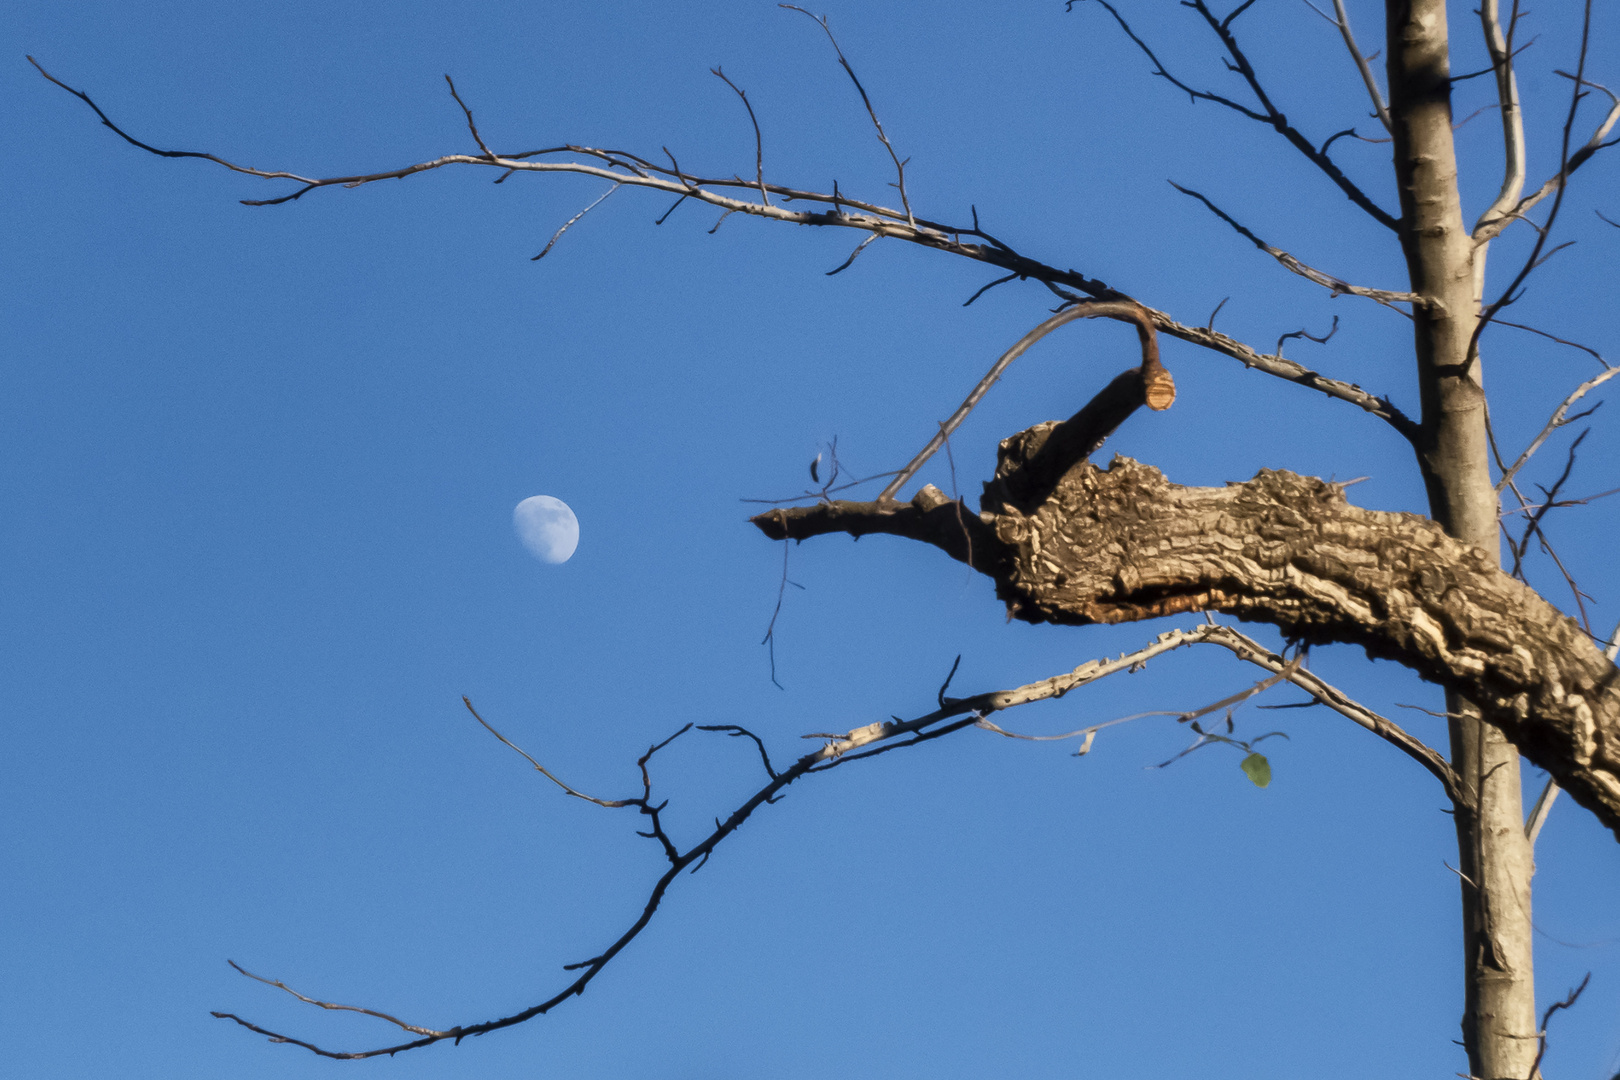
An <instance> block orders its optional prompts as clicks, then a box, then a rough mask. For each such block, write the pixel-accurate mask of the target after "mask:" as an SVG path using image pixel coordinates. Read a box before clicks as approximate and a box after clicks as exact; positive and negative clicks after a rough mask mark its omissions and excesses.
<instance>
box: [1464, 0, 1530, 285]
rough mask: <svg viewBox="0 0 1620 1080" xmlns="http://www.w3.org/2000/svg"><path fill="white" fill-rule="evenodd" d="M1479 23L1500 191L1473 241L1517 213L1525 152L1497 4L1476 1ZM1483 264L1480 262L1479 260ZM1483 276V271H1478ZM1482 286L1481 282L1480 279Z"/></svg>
mask: <svg viewBox="0 0 1620 1080" xmlns="http://www.w3.org/2000/svg"><path fill="white" fill-rule="evenodd" d="M1518 8H1519V4H1518V0H1513V18H1514V19H1515V20H1516V19H1517V18H1518ZM1479 21H1480V25H1481V27H1482V28H1483V29H1484V32H1485V48H1486V49H1487V50H1488V51H1489V52H1490V55H1491V70H1492V71H1493V72H1495V74H1496V98H1497V103H1498V105H1499V106H1500V108H1501V113H1502V145H1503V153H1502V158H1503V161H1502V187H1501V190H1500V191H1498V192H1497V195H1496V198H1495V199H1494V200H1493V201H1492V202H1491V205H1490V206H1489V207H1487V208H1486V210H1485V212H1484V213H1483V214H1481V215H1480V216H1479V221H1477V222H1476V223H1475V224H1474V236H1475V237H1476V239H1477V238H1478V237H1480V236H1481V235H1482V230H1484V229H1485V228H1486V227H1487V226H1488V225H1492V224H1495V223H1496V222H1497V221H1498V219H1503V220H1504V223H1505V218H1504V215H1506V214H1508V213H1509V211H1510V210H1512V211H1518V212H1522V211H1519V208H1518V202H1519V198H1520V196H1521V195H1522V194H1523V192H1524V176H1525V164H1524V162H1525V149H1524V113H1523V111H1522V110H1521V109H1520V107H1519V82H1518V77H1517V76H1516V75H1515V74H1514V73H1513V57H1512V55H1511V52H1510V46H1509V44H1508V39H1507V35H1506V34H1504V33H1503V32H1502V20H1501V14H1500V4H1499V0H1480V5H1479ZM1481 262H1482V263H1483V260H1481ZM1480 272H1481V273H1483V268H1481V270H1480ZM1480 280H1481V282H1482V283H1483V280H1484V279H1483V278H1481V279H1480Z"/></svg>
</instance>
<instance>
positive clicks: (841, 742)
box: [213, 626, 1217, 1061]
mask: <svg viewBox="0 0 1620 1080" xmlns="http://www.w3.org/2000/svg"><path fill="white" fill-rule="evenodd" d="M1216 629H1217V628H1215V627H1209V626H1203V627H1198V628H1197V629H1194V630H1172V631H1170V632H1168V633H1164V634H1160V635H1159V636H1158V637H1157V638H1156V639H1155V640H1154V641H1153V642H1152V643H1151V644H1149V645H1147V646H1145V647H1144V648H1141V649H1137V650H1136V651H1135V652H1131V653H1125V654H1122V655H1120V656H1119V657H1117V658H1115V659H1113V660H1089V661H1087V662H1086V663H1083V664H1081V665H1080V666H1079V667H1076V668H1075V669H1074V670H1073V671H1070V672H1067V673H1066V674H1063V675H1056V676H1053V677H1052V678H1049V679H1042V680H1041V681H1039V682H1034V683H1029V684H1027V685H1025V686H1020V687H1017V688H1015V689H1012V690H998V691H992V692H990V693H985V694H975V695H974V696H972V697H967V698H960V699H946V703H945V704H944V705H943V706H941V707H940V708H939V709H936V710H935V711H933V712H931V713H928V714H927V715H924V716H919V717H917V718H916V719H914V720H886V721H882V722H880V723H876V724H868V725H866V726H865V727H859V728H855V729H854V730H852V731H849V732H848V733H846V734H843V735H837V736H830V737H827V741H826V742H825V743H824V744H823V745H822V746H821V747H820V748H818V749H816V750H814V751H812V752H811V753H809V754H806V755H804V756H803V757H801V758H799V760H798V761H796V762H794V764H793V765H792V766H791V767H790V768H788V769H786V770H783V771H781V772H775V771H771V766H770V763H769V759H768V758H765V760H766V769H767V771H769V772H770V775H771V780H770V782H769V783H767V784H766V785H765V786H763V787H761V788H760V789H759V790H758V791H756V792H754V794H753V795H751V796H749V798H748V799H747V800H745V801H744V802H743V803H742V804H741V805H740V806H738V807H737V809H736V810H734V811H732V813H731V814H730V816H728V817H727V818H725V819H724V820H723V821H721V820H716V822H715V828H714V830H713V831H712V832H710V833H709V834H708V835H707V836H706V837H704V838H703V839H702V840H700V841H698V842H697V843H696V844H694V845H693V846H692V847H690V848H688V849H687V850H686V851H684V852H680V851H674V850H673V849H672V851H671V854H670V857H669V862H670V865H669V867H668V868H667V869H666V870H665V871H664V873H663V875H662V876H660V877H659V879H658V881H657V882H656V883H655V884H654V885H653V887H652V889H651V891H650V893H649V895H648V898H647V900H646V902H645V904H644V905H643V906H642V910H641V913H640V915H639V916H638V917H637V918H636V919H635V920H634V921H633V922H632V923H631V924H630V927H629V928H628V929H627V930H625V931H624V932H623V933H622V934H621V935H620V936H619V937H618V938H617V939H616V940H615V941H614V942H613V943H612V944H611V945H610V946H609V947H608V948H607V949H606V950H604V951H603V952H602V953H601V954H600V955H597V956H593V957H591V958H590V959H589V960H585V961H582V962H580V963H578V964H569V965H567V967H566V970H572V971H579V972H580V974H579V975H578V976H577V977H576V978H575V979H574V980H573V981H572V982H570V983H569V984H568V985H567V986H566V987H564V988H563V989H562V990H561V991H559V992H558V993H556V994H553V995H552V996H551V997H549V998H547V999H546V1000H545V1001H542V1002H540V1003H539V1004H536V1005H533V1006H531V1007H529V1008H527V1009H524V1010H523V1011H521V1012H517V1013H513V1014H511V1015H509V1016H504V1017H501V1018H499V1019H497V1020H487V1021H484V1022H483V1023H478V1024H468V1025H462V1026H457V1027H452V1028H446V1029H434V1028H428V1027H420V1026H417V1025H411V1024H406V1023H403V1022H402V1021H400V1020H398V1019H396V1018H395V1017H393V1016H390V1015H388V1014H386V1013H382V1012H378V1011H376V1010H373V1009H364V1008H359V1007H356V1006H346V1005H334V1004H331V1003H329V1002H323V1001H319V1000H317V999H315V998H311V997H306V996H305V995H303V994H299V993H298V992H297V991H294V990H292V989H291V988H290V987H288V986H286V985H285V984H284V983H281V982H279V981H276V980H272V979H265V978H261V977H260V976H257V975H250V973H248V972H246V971H243V970H242V969H241V968H240V967H237V965H235V964H232V967H237V970H238V971H242V973H243V974H244V975H249V977H250V978H253V979H256V980H258V981H259V982H263V983H265V984H267V985H270V986H274V987H277V988H279V989H282V990H285V991H286V992H287V993H289V994H292V995H293V996H295V997H297V998H298V999H299V1000H300V1001H304V1002H306V1003H308V1004H311V1005H316V1006H318V1007H320V1008H324V1009H341V1010H345V1011H350V1012H358V1013H362V1014H364V1015H367V1016H372V1017H376V1018H378V1019H381V1020H385V1021H387V1022H389V1023H392V1024H395V1025H397V1026H399V1027H402V1028H404V1029H405V1030H407V1031H409V1032H411V1033H412V1034H415V1035H419V1036H420V1037H419V1038H416V1039H413V1040H411V1041H409V1042H404V1043H398V1044H395V1045H392V1046H383V1047H377V1048H375V1049H371V1050H357V1051H339V1050H328V1049H326V1048H324V1047H321V1046H319V1045H317V1044H315V1043H311V1042H307V1041H305V1040H303V1039H297V1038H294V1037H292V1036H289V1035H285V1034H282V1033H280V1032H276V1031H272V1030H270V1029H268V1028H264V1027H261V1026H259V1025H257V1024H254V1023H251V1022H250V1021H248V1020H245V1019H243V1018H242V1017H240V1016H237V1015H236V1014H234V1013H226V1012H215V1013H213V1015H214V1016H215V1017H217V1018H219V1019H221V1020H231V1021H233V1022H235V1023H237V1024H240V1025H241V1026H242V1027H245V1028H247V1029H248V1030H249V1031H253V1032H257V1033H258V1034H261V1035H264V1036H266V1037H268V1038H269V1039H270V1041H271V1042H279V1043H289V1044H291V1045H294V1046H301V1047H303V1048H304V1049H306V1050H309V1051H310V1052H312V1053H314V1054H317V1055H319V1056H321V1057H326V1058H337V1059H341V1060H350V1061H352V1060H359V1059H364V1058H374V1057H383V1056H390V1057H391V1056H393V1055H395V1054H399V1053H402V1052H404V1051H407V1050H415V1049H419V1048H421V1047H424V1046H431V1045H433V1044H434V1043H437V1042H443V1041H446V1040H453V1041H455V1042H457V1043H459V1042H460V1041H461V1040H462V1039H465V1038H467V1037H468V1036H473V1035H483V1034H486V1033H488V1032H491V1031H498V1030H501V1029H503V1028H509V1027H513V1026H515V1025H517V1024H521V1023H524V1022H525V1021H528V1020H532V1019H534V1018H535V1017H537V1016H543V1015H544V1014H546V1013H548V1012H550V1011H551V1010H552V1009H554V1008H556V1007H557V1006H558V1005H560V1004H562V1003H563V1002H564V1001H566V1000H568V999H569V998H571V997H576V996H578V995H580V994H583V993H584V992H585V988H586V987H587V986H588V985H589V984H590V983H591V981H592V980H594V979H595V978H596V976H597V975H598V974H599V973H600V972H601V971H602V969H603V968H604V967H606V966H607V965H608V963H610V962H611V961H612V960H613V958H614V957H615V956H617V955H618V954H619V953H620V952H622V951H623V950H624V948H625V947H626V946H628V945H629V944H630V943H631V942H632V941H634V940H635V939H636V937H638V936H639V935H640V934H641V932H642V931H643V930H645V929H646V928H647V925H648V924H649V923H650V922H651V921H652V918H653V916H654V915H655V914H656V913H657V911H658V908H659V906H660V904H661V903H662V902H663V898H664V896H665V894H666V893H667V892H668V890H669V888H670V886H671V885H673V884H674V882H675V880H676V878H677V877H679V876H680V874H681V873H682V872H683V871H685V870H687V869H695V868H696V867H698V866H701V865H702V864H703V862H704V861H705V860H706V859H707V858H708V857H709V855H710V854H711V853H712V852H713V851H714V849H715V848H716V846H718V845H719V844H720V842H721V841H723V840H724V839H725V838H726V837H728V836H730V835H731V834H732V833H734V832H736V831H737V829H739V828H740V827H741V826H742V825H743V823H744V822H745V821H747V820H748V819H749V818H750V817H751V816H752V815H753V813H754V811H756V810H758V809H759V808H760V807H762V806H765V805H767V804H770V803H774V802H776V801H777V799H778V798H779V797H780V795H781V793H782V791H783V790H784V789H785V788H787V787H788V786H789V785H790V784H793V783H794V782H795V781H797V780H799V779H801V778H803V777H805V776H807V775H809V774H811V773H819V772H825V771H826V770H828V769H831V768H834V767H837V766H839V765H843V764H848V763H849V762H852V761H861V760H865V759H867V758H869V757H873V756H875V755H876V754H878V753H882V752H886V751H888V750H892V749H903V748H905V747H909V746H916V745H918V744H919V743H922V742H927V741H931V740H932V739H935V738H939V737H941V736H943V735H948V734H951V733H952V732H955V731H960V730H962V729H964V728H967V727H970V726H972V725H973V724H974V723H975V722H976V721H978V720H981V719H983V718H984V717H985V716H988V715H990V714H993V713H996V712H1000V711H1002V710H1004V709H1010V708H1015V707H1017V706H1019V705H1026V704H1029V703H1031V702H1036V701H1047V700H1051V699H1055V698H1060V697H1063V696H1064V695H1065V694H1068V693H1070V692H1071V691H1073V690H1077V689H1079V688H1080V687H1082V686H1086V685H1088V684H1090V683H1093V682H1096V681H1097V680H1098V679H1102V678H1106V677H1107V676H1109V675H1113V674H1116V673H1118V672H1121V671H1129V670H1132V669H1133V668H1137V667H1140V666H1141V665H1142V664H1145V663H1146V662H1147V661H1148V660H1150V659H1152V658H1154V657H1156V656H1160V655H1162V654H1164V653H1167V652H1170V651H1171V650H1174V649H1179V648H1181V647H1182V646H1184V645H1191V644H1196V643H1197V642H1200V641H1203V640H1205V639H1206V638H1207V637H1208V636H1209V635H1210V634H1212V633H1214V632H1215V631H1216ZM469 708H470V706H469ZM474 715H477V714H476V713H475V714H474ZM964 717H965V719H963V718H964ZM480 722H482V721H481V720H480ZM485 727H488V725H487V724H486V725H485ZM691 727H692V725H690V724H688V725H686V727H683V728H682V729H681V730H680V731H678V732H676V733H675V734H674V735H672V736H670V738H669V739H666V740H664V741H663V742H662V743H658V744H655V745H654V746H653V747H651V748H650V749H649V750H648V751H647V753H646V754H644V755H642V757H641V758H640V759H639V761H638V762H637V765H638V766H639V767H640V768H641V770H642V778H643V789H644V791H646V792H648V793H649V795H650V791H651V781H650V780H649V779H648V778H647V771H646V769H647V762H648V760H649V759H650V758H651V757H652V755H653V754H655V753H656V752H657V751H658V750H660V749H662V748H663V747H665V746H667V745H669V743H670V742H671V741H673V740H674V739H676V738H678V737H679V736H680V735H681V734H682V733H684V732H685V731H687V730H689V729H690V728H691ZM705 730H715V731H722V732H725V733H727V734H732V735H746V736H749V737H751V738H755V741H756V742H758V739H757V737H754V736H753V735H752V733H751V732H748V731H747V730H746V729H744V728H739V727H735V726H733V725H714V726H712V727H709V728H706V729H705ZM491 731H493V729H491ZM501 741H502V742H505V741H506V740H505V739H502V740H501ZM508 745H511V744H510V743H508ZM513 749H516V747H513ZM519 752H520V753H521V751H519ZM760 752H761V755H762V757H764V747H763V744H761V746H760ZM524 756H525V757H527V755H524ZM530 760H531V761H532V759H530ZM536 768H539V766H538V765H536ZM542 771H544V770H542ZM547 775H548V776H549V775H550V774H549V773H548V774H547ZM552 779H553V780H555V778H554V777H553V778H552ZM567 790H569V791H570V794H573V792H572V790H571V789H567ZM593 801H594V800H593ZM627 804H629V805H635V806H637V807H638V808H639V809H640V810H641V811H642V813H644V814H648V815H650V816H652V817H653V820H654V833H652V834H644V835H654V836H655V837H656V838H657V839H659V840H660V841H661V842H663V843H665V844H666V845H667V844H670V841H669V840H668V838H667V837H666V836H665V835H664V834H663V831H662V827H661V826H660V825H659V824H658V821H657V814H658V812H659V810H660V809H661V807H654V806H652V805H651V803H650V801H649V800H648V799H647V798H644V799H637V800H627Z"/></svg>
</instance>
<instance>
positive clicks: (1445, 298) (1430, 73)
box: [1386, 0, 1536, 1080]
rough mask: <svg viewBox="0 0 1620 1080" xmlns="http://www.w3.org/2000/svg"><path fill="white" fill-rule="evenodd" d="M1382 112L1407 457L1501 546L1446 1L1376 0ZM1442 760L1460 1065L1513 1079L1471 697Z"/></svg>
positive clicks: (1451, 704)
mask: <svg viewBox="0 0 1620 1080" xmlns="http://www.w3.org/2000/svg"><path fill="white" fill-rule="evenodd" d="M1386 12H1387V19H1388V39H1387V48H1388V61H1387V64H1388V74H1389V96H1390V101H1389V112H1390V117H1391V120H1392V122H1393V126H1394V130H1393V134H1394V151H1395V172H1396V179H1397V181H1398V183H1399V185H1400V199H1401V245H1402V248H1403V250H1404V252H1405V255H1406V263H1407V268H1408V272H1409V274H1410V276H1411V283H1412V285H1411V287H1412V291H1413V292H1415V293H1417V294H1419V295H1420V296H1422V297H1423V298H1424V302H1423V303H1421V304H1416V305H1414V311H1413V327H1414V338H1415V344H1416V354H1417V370H1418V384H1419V392H1420V395H1421V399H1422V405H1423V423H1422V435H1421V438H1420V439H1419V441H1418V446H1417V451H1418V463H1419V466H1420V468H1421V469H1422V472H1423V479H1424V482H1425V484H1426V486H1427V489H1428V496H1429V512H1430V514H1431V515H1432V516H1433V517H1434V519H1435V520H1436V521H1438V522H1439V523H1440V524H1441V525H1442V526H1443V527H1444V528H1445V529H1446V531H1447V532H1449V533H1450V534H1451V535H1452V536H1455V537H1457V538H1458V539H1460V540H1465V541H1467V542H1469V543H1472V544H1475V545H1477V546H1479V547H1480V548H1483V549H1484V550H1485V551H1487V552H1489V553H1491V555H1492V556H1493V557H1497V558H1499V557H1500V551H1501V549H1500V540H1499V539H1498V535H1497V528H1498V526H1497V513H1498V506H1497V498H1496V492H1495V489H1494V487H1493V485H1492V483H1491V476H1490V459H1489V445H1488V441H1487V437H1486V430H1485V394H1484V390H1483V389H1482V387H1481V381H1480V370H1479V360H1478V357H1477V356H1475V357H1472V358H1471V357H1470V356H1469V342H1470V340H1471V338H1472V335H1473V332H1474V328H1475V326H1476V325H1477V321H1478V311H1479V296H1478V293H1477V289H1476V285H1475V274H1474V244H1473V239H1472V237H1471V236H1470V235H1469V230H1468V229H1467V227H1466V226H1465V224H1464V221H1463V215H1462V204H1461V200H1460V199H1459V196H1458V190H1457V161H1456V154H1455V149H1454V146H1453V143H1452V130H1451V81H1450V75H1451V71H1450V61H1449V56H1448V42H1447V28H1446V6H1445V0H1386ZM1446 708H1447V711H1448V712H1450V713H1452V714H1453V719H1452V720H1451V748H1452V751H1451V752H1452V764H1453V765H1454V766H1455V767H1456V769H1457V771H1458V773H1459V775H1460V776H1461V778H1462V781H1463V787H1464V789H1465V791H1467V792H1468V793H1469V795H1470V796H1471V798H1472V802H1473V805H1472V806H1467V805H1459V806H1457V808H1456V822H1457V845H1458V854H1459V861H1460V863H1461V871H1462V875H1463V879H1462V900H1463V945H1464V949H1465V962H1464V972H1465V981H1466V990H1465V1007H1464V1014H1463V1024H1462V1027H1463V1042H1464V1045H1465V1047H1466V1048H1467V1051H1468V1064H1469V1073H1470V1074H1471V1075H1473V1076H1475V1077H1480V1078H1483V1080H1526V1078H1528V1077H1529V1074H1530V1069H1531V1066H1532V1064H1533V1062H1534V1060H1535V1054H1536V1038H1535V1035H1536V1014H1535V982H1534V970H1533V966H1532V953H1531V927H1530V875H1531V873H1532V871H1533V869H1534V867H1533V864H1532V861H1531V852H1530V845H1529V842H1528V841H1527V840H1526V838H1525V834H1524V818H1523V816H1522V815H1523V811H1522V808H1521V806H1520V794H1519V757H1518V754H1517V752H1516V751H1515V750H1514V749H1513V747H1512V746H1510V745H1509V744H1508V743H1507V742H1506V740H1504V739H1503V738H1502V735H1501V733H1500V732H1498V731H1497V730H1496V729H1495V728H1493V727H1490V726H1489V725H1487V724H1485V723H1483V722H1482V721H1480V720H1479V719H1478V717H1477V714H1476V713H1475V711H1474V709H1473V707H1472V705H1470V704H1469V703H1468V702H1467V701H1466V700H1464V699H1462V698H1460V697H1457V696H1456V695H1448V696H1447V704H1446Z"/></svg>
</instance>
